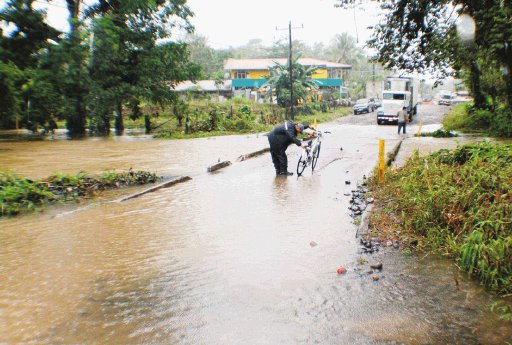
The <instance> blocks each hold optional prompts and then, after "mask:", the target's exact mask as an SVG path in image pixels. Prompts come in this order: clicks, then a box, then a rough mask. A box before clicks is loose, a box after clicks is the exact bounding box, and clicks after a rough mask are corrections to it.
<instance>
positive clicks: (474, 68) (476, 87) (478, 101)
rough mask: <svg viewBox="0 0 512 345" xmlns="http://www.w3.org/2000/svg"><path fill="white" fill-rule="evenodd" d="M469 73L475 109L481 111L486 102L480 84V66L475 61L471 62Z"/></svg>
mask: <svg viewBox="0 0 512 345" xmlns="http://www.w3.org/2000/svg"><path fill="white" fill-rule="evenodd" d="M470 73H471V89H472V90H471V91H473V96H474V104H475V108H478V109H483V108H485V107H486V106H487V102H486V99H485V96H484V94H483V93H482V88H481V84H480V74H481V71H480V66H478V62H477V60H476V59H473V60H471V64H470Z"/></svg>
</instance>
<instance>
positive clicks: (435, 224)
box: [369, 138, 512, 295]
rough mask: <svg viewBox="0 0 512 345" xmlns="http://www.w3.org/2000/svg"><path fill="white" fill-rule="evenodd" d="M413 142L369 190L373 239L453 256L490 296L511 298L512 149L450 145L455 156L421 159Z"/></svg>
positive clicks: (443, 154) (448, 153)
mask: <svg viewBox="0 0 512 345" xmlns="http://www.w3.org/2000/svg"><path fill="white" fill-rule="evenodd" d="M414 139H416V138H411V139H406V140H405V141H404V143H403V144H402V148H401V150H400V151H401V152H400V153H399V154H398V155H397V162H395V164H398V165H399V167H396V166H395V167H394V168H393V169H390V170H388V171H387V173H386V178H385V182H384V183H383V184H377V183H376V181H375V180H374V179H372V181H371V183H370V189H371V195H372V196H373V197H374V198H375V207H374V209H373V210H372V213H371V215H370V218H369V230H370V232H369V236H371V237H377V238H379V239H380V241H381V242H382V241H385V242H388V243H389V242H391V243H395V242H399V243H400V245H401V246H405V247H408V248H409V249H411V250H417V251H424V252H427V253H430V252H432V253H441V254H444V255H448V256H450V257H453V258H454V259H455V260H456V261H457V264H458V265H459V266H460V267H461V269H463V270H465V271H467V272H468V273H470V274H471V275H473V276H474V277H475V278H477V279H478V280H479V281H480V282H481V283H482V284H483V285H485V286H487V287H488V288H489V289H490V290H493V291H495V292H497V293H499V294H502V295H506V294H510V293H512V275H511V272H512V241H511V240H510V239H511V238H512V145H511V144H491V143H489V142H479V143H471V144H465V145H460V146H457V143H459V142H458V141H455V140H454V139H449V140H452V142H451V143H450V145H453V146H457V147H456V148H453V149H451V150H448V149H440V150H438V151H435V152H433V153H430V154H427V155H421V154H420V151H418V150H415V151H414V153H412V154H411V153H410V151H409V150H410V149H411V147H410V145H409V144H413V147H414V146H415V145H416V144H418V143H420V142H419V141H415V140H414ZM418 139H420V138H418ZM421 139H423V143H425V141H424V140H425V139H424V138H421ZM436 140H439V139H436ZM427 143H428V144H427V145H424V146H425V147H426V149H428V150H431V149H432V147H433V146H434V145H432V144H431V142H428V141H427ZM436 145H438V146H444V147H446V146H447V145H446V142H444V139H443V144H442V145H440V144H439V143H436ZM408 146H409V147H408ZM402 150H403V151H402ZM404 155H409V156H408V157H410V159H409V160H407V161H405V162H404V163H403V164H402V162H400V161H399V160H398V159H404V158H403V157H404Z"/></svg>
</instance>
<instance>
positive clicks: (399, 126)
mask: <svg viewBox="0 0 512 345" xmlns="http://www.w3.org/2000/svg"><path fill="white" fill-rule="evenodd" d="M405 126H406V122H398V134H400V129H401V128H403V132H404V134H405Z"/></svg>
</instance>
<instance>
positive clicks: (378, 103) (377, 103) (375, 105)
mask: <svg viewBox="0 0 512 345" xmlns="http://www.w3.org/2000/svg"><path fill="white" fill-rule="evenodd" d="M370 101H372V102H373V109H377V108H379V107H382V100H380V99H379V98H370Z"/></svg>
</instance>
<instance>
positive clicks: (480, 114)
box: [443, 103, 512, 138]
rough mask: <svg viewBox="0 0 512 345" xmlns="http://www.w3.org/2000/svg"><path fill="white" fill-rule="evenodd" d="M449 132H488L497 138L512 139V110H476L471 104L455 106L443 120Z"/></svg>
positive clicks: (502, 108) (504, 108)
mask: <svg viewBox="0 0 512 345" xmlns="http://www.w3.org/2000/svg"><path fill="white" fill-rule="evenodd" d="M443 127H444V128H446V129H447V130H457V131H461V132H481V131H484V132H487V133H488V134H489V135H492V136H497V137H507V138H510V137H512V109H511V108H507V107H499V108H497V109H496V110H495V111H492V110H489V109H476V108H473V106H472V105H471V104H469V103H466V104H458V105H455V106H453V108H452V110H451V111H450V112H449V113H448V114H447V115H446V117H445V118H444V120H443Z"/></svg>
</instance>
